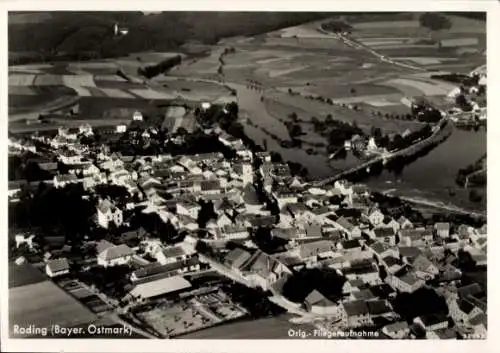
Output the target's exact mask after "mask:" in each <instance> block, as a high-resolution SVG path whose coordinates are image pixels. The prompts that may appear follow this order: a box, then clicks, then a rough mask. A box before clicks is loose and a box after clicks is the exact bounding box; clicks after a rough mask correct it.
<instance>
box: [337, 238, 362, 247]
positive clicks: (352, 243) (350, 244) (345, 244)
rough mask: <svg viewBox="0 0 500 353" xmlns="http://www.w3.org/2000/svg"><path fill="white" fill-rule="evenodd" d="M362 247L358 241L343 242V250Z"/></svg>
mask: <svg viewBox="0 0 500 353" xmlns="http://www.w3.org/2000/svg"><path fill="white" fill-rule="evenodd" d="M359 247H361V244H360V242H359V240H358V239H352V240H345V241H343V242H342V248H343V249H355V248H359Z"/></svg>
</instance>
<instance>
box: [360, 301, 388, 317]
mask: <svg viewBox="0 0 500 353" xmlns="http://www.w3.org/2000/svg"><path fill="white" fill-rule="evenodd" d="M366 305H367V306H368V310H369V312H370V315H372V316H377V315H383V314H387V313H390V312H392V308H391V306H390V304H389V303H388V302H387V301H386V300H372V301H368V302H366Z"/></svg>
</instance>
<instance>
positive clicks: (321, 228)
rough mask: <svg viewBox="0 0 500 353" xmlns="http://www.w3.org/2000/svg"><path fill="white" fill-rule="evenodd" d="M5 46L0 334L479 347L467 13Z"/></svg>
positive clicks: (482, 217)
mask: <svg viewBox="0 0 500 353" xmlns="http://www.w3.org/2000/svg"><path fill="white" fill-rule="evenodd" d="M7 26H8V232H6V234H7V235H8V289H6V293H8V308H9V310H8V313H5V314H6V316H8V333H7V335H8V337H10V338H13V339H17V338H48V339H54V338H61V339H63V338H85V339H91V338H106V339H148V338H149V339H176V340H182V339H203V340H210V339H288V340H293V339H310V340H318V339H319V340H353V339H358V340H359V339H361V340H380V339H382V340H389V339H390V340H410V339H413V340H444V339H447V340H453V339H456V340H471V339H472V340H484V339H486V338H487V331H488V329H487V327H488V324H487V321H488V320H487V317H488V313H487V256H486V254H487V221H486V203H487V192H486V190H487V183H486V175H487V168H486V163H487V162H486V161H487V158H486V151H487V145H486V135H487V129H486V126H487V123H486V121H487V118H486V117H487V111H486V110H487V108H486V107H487V103H486V96H487V94H486V91H487V84H486V83H487V70H486V61H487V60H486V13H485V12H262V11H261V12H223V11H219V12H217V11H209V12H196V11H192V12H188V11H185V12H183V11H181V12H179V11H176V12H173V11H170V12H169V11H163V12H161V11H160V12H153V13H149V12H140V11H122V12H120V11H94V12H91V11H87V12H85V11H52V12H51V11H43V12H42V11H38V12H12V11H11V12H9V13H8V24H7ZM7 26H6V27H7ZM5 69H7V68H5ZM6 164H7V163H6ZM7 235H6V237H7ZM6 241H7V240H6ZM6 272H7V270H6ZM6 296H7V294H6ZM7 314H8V315H7ZM34 349H35V348H34Z"/></svg>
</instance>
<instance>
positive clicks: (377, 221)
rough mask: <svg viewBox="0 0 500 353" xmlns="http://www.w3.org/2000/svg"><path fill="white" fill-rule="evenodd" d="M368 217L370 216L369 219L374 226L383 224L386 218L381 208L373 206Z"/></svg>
mask: <svg viewBox="0 0 500 353" xmlns="http://www.w3.org/2000/svg"><path fill="white" fill-rule="evenodd" d="M367 217H368V220H369V221H370V223H371V224H372V225H373V226H374V227H378V226H380V225H382V223H383V222H384V219H385V216H384V214H383V213H382V212H380V210H379V209H378V208H373V209H371V210H369V212H368V215H367Z"/></svg>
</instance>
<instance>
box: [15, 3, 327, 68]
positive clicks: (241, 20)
mask: <svg viewBox="0 0 500 353" xmlns="http://www.w3.org/2000/svg"><path fill="white" fill-rule="evenodd" d="M330 15H331V14H327V13H289V12H285V13H279V12H259V13H257V12H162V13H158V14H150V15H147V16H145V15H144V14H143V13H141V12H44V13H32V12H31V13H29V14H28V13H9V26H8V28H9V32H8V36H9V61H10V62H11V63H13V62H17V63H19V62H26V61H34V60H42V61H44V60H53V59H57V57H58V56H61V55H63V54H67V55H69V56H70V57H74V56H75V57H74V58H75V59H83V57H82V55H83V54H85V55H83V56H91V57H98V58H99V57H113V56H118V55H124V54H128V53H132V52H140V51H146V50H156V51H168V50H172V49H176V48H178V47H179V46H180V45H182V44H184V43H186V42H189V41H199V42H202V43H207V44H212V43H216V42H217V41H218V40H219V39H221V38H224V37H230V36H240V35H255V34H260V33H265V32H268V31H272V30H275V29H278V28H282V27H287V26H292V25H296V24H300V23H303V22H307V21H312V20H316V19H320V18H325V17H328V16H330ZM116 22H119V23H120V25H121V26H125V27H128V28H129V34H128V35H127V36H125V37H121V38H116V37H114V36H113V31H112V26H113V24H114V23H116ZM76 56H77V57H76ZM23 58H24V59H23Z"/></svg>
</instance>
